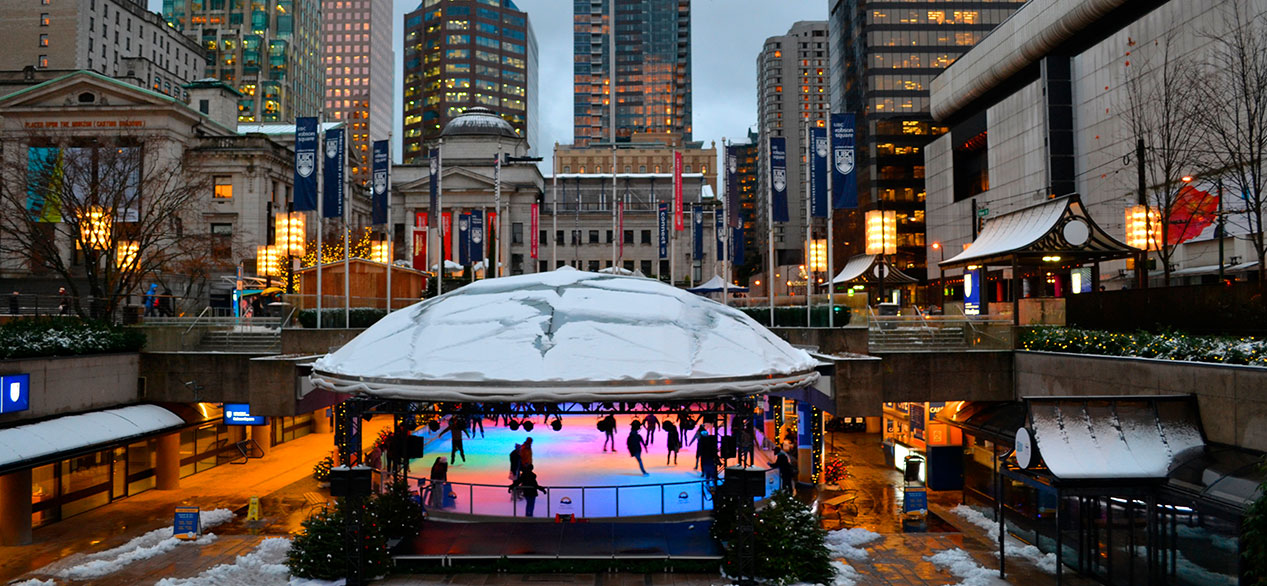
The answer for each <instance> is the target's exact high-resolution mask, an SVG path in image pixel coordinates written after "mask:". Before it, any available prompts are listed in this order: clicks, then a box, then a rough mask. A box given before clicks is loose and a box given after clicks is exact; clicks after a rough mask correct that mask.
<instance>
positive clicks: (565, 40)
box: [149, 0, 828, 173]
mask: <svg viewBox="0 0 1267 586" xmlns="http://www.w3.org/2000/svg"><path fill="white" fill-rule="evenodd" d="M374 1H375V2H378V1H382V0H374ZM149 3H150V9H151V10H155V11H161V10H162V0H149ZM393 3H394V6H395V15H394V19H393V20H394V22H395V28H396V30H395V31H393V32H392V37H393V38H394V39H395V43H394V46H395V50H396V66H395V69H394V71H395V72H396V75H395V77H396V120H395V123H394V124H393V127H394V128H395V133H394V134H395V136H400V124H401V113H400V112H401V110H400V109H401V105H402V104H401V102H402V100H401V98H400V96H401V95H402V93H403V90H402V89H401V78H402V75H401V69H402V67H403V65H402V63H403V53H404V50H403V48H402V44H403V42H404V41H403V30H404V15H405V13H406V12H409V11H411V10H413V9H415V8H417V7H418V5H419V2H418V0H393ZM827 3H828V0H692V2H691V58H692V59H691V72H692V86H691V91H692V92H693V104H692V106H693V109H694V133H693V138H694V139H695V140H698V141H703V142H704V145H705V146H708V144H709V143H710V142H713V141H716V142H717V143H719V144H720V143H721V140H722V137H726V138H728V139H730V140H734V139H736V138H739V137H743V136H747V129H748V127H750V126H752V125H753V124H756V122H757V95H756V92H757V89H756V88H757V78H756V59H757V52H758V51H759V50H760V49H761V46H762V44H763V43H764V41H765V39H766V38H767V37H772V36H775V35H781V34H784V33H786V32H787V30H788V29H789V28H790V27H791V26H792V23H794V22H796V21H798V20H826V18H827ZM515 4H516V5H517V6H519V9H520V10H523V11H525V12H527V13H528V18H529V21H530V22H531V23H532V27H533V31H534V32H535V33H536V35H537V45H538V64H537V66H538V68H539V74H538V76H537V79H538V84H539V85H538V87H537V91H538V92H539V99H538V100H537V116H538V117H539V118H538V129H539V131H540V134H541V136H540V137H539V138H538V139H537V140H536V141H535V142H536V143H538V144H536V145H534V146H535V147H536V149H537V152H538V154H540V155H541V156H544V157H546V161H545V162H544V163H543V164H542V168H543V170H544V172H546V173H548V172H549V169H550V166H549V165H550V156H551V150H552V149H553V146H554V143H555V142H558V143H560V144H569V143H571V142H572V0H515ZM395 142H396V143H397V144H395V145H393V147H394V149H395V152H396V159H397V160H399V158H400V144H399V141H395Z"/></svg>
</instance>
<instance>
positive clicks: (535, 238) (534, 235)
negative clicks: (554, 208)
mask: <svg viewBox="0 0 1267 586" xmlns="http://www.w3.org/2000/svg"><path fill="white" fill-rule="evenodd" d="M540 215H541V211H540V210H538V209H537V204H535V203H534V204H532V231H530V232H528V240H529V241H531V242H532V258H534V259H535V258H537V245H538V244H540V241H541V236H540V234H539V233H538V230H539V228H538V227H537V226H538V224H540V223H541V221H540V219H539V217H540Z"/></svg>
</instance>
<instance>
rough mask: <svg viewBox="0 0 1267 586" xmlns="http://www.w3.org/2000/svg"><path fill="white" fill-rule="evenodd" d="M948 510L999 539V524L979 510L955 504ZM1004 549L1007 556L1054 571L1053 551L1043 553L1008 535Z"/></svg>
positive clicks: (1052, 572)
mask: <svg viewBox="0 0 1267 586" xmlns="http://www.w3.org/2000/svg"><path fill="white" fill-rule="evenodd" d="M950 512H952V513H954V514H956V515H958V516H959V518H961V519H963V520H964V521H967V522H969V523H972V524H973V525H976V526H977V527H980V528H982V529H985V530H986V533H987V534H989V536H990V540H991V541H993V542H995V543H997V542H998V541H999V524H998V523H996V522H994V521H991V520H990V519H989V518H987V517H986V516H985V515H982V514H981V512H980V511H978V510H976V509H974V508H972V507H969V506H967V505H957V506H955V508H953V509H951V510H950ZM1004 551H1006V552H1007V555H1009V556H1012V557H1018V558H1024V559H1027V560H1029V561H1030V562H1032V563H1033V564H1034V565H1035V566H1037V567H1038V569H1040V570H1042V571H1044V572H1046V573H1048V574H1055V573H1056V554H1054V553H1043V552H1042V550H1040V549H1038V548H1037V547H1034V546H1033V545H1030V544H1028V543H1023V542H1022V541H1021V540H1019V539H1016V538H1014V537H1012V536H1010V535H1009V536H1008V538H1007V543H1006V545H1005V547H1004Z"/></svg>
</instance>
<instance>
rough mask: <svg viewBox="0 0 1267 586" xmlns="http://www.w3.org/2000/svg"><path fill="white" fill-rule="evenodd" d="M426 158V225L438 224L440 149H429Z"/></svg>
mask: <svg viewBox="0 0 1267 586" xmlns="http://www.w3.org/2000/svg"><path fill="white" fill-rule="evenodd" d="M427 160H428V161H430V163H431V178H430V179H429V180H428V182H427V183H428V185H427V187H428V189H430V193H429V194H428V197H429V198H430V199H428V200H427V201H428V205H429V206H430V207H428V208H427V211H428V212H429V214H430V216H429V217H428V218H427V225H428V226H439V225H440V149H431V150H430V151H429V152H428V153H427Z"/></svg>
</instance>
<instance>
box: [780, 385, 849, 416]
mask: <svg viewBox="0 0 1267 586" xmlns="http://www.w3.org/2000/svg"><path fill="white" fill-rule="evenodd" d="M769 394H770V395H773V396H775V397H783V398H784V399H792V400H795V401H799V402H801V403H809V404H810V406H812V407H818V408H819V409H820V410H822V411H825V412H827V413H830V414H832V415H835V414H836V400H835V399H833V398H832V397H831V396H829V395H828V394H827V393H824V392H822V391H820V390H818V389H816V388H814V387H802V388H799V389H788V390H783V391H772V392H770V393H769Z"/></svg>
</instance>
